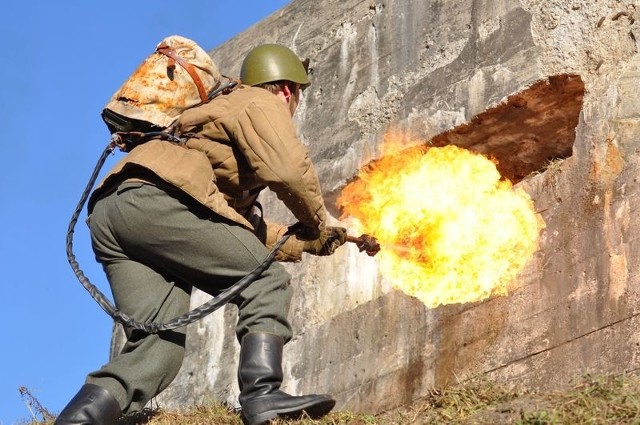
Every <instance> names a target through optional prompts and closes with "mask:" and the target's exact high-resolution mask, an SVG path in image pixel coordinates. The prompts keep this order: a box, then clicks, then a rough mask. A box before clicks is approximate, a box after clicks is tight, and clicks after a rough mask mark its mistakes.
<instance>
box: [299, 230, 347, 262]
mask: <svg viewBox="0 0 640 425" xmlns="http://www.w3.org/2000/svg"><path fill="white" fill-rule="evenodd" d="M346 241H347V229H345V228H344V227H331V226H327V227H325V228H323V229H322V230H321V231H320V237H319V238H317V239H314V240H312V241H305V242H304V246H303V248H302V250H303V251H304V252H307V253H309V254H313V255H321V256H324V255H331V254H333V253H334V252H335V251H336V249H337V248H338V247H340V246H342V245H343V244H344V243H345V242H346Z"/></svg>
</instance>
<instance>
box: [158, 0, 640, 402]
mask: <svg viewBox="0 0 640 425" xmlns="http://www.w3.org/2000/svg"><path fill="white" fill-rule="evenodd" d="M634 13H635V8H634V6H633V3H632V2H631V1H629V0H599V1H592V0H569V1H567V0H520V1H518V0H491V1H488V0H440V1H437V0H433V1H424V0H387V1H384V2H380V1H356V0H345V1H341V2H330V1H322V0H320V1H319V0H295V1H293V2H292V3H291V4H290V5H289V6H287V7H285V8H284V9H282V10H281V11H279V12H277V13H275V14H274V15H272V16H271V17H269V18H267V19H265V20H264V21H263V22H261V23H259V24H258V25H256V26H254V27H252V28H250V29H249V30H247V31H246V32H244V33H242V34H240V35H239V36H237V37H235V38H234V39H232V40H230V41H229V42H227V43H225V44H224V45H222V46H219V47H218V48H216V49H215V50H214V51H213V52H212V55H213V57H214V58H215V59H216V61H217V62H218V63H219V65H220V67H221V69H222V70H223V71H224V72H225V73H227V74H230V75H234V74H235V75H237V74H238V70H239V66H240V61H241V60H242V57H243V55H244V53H245V52H247V51H248V50H249V49H250V48H251V47H253V46H254V45H256V44H258V43H262V42H279V43H282V44H285V45H288V46H290V47H292V48H293V49H294V50H295V51H296V52H297V53H298V54H300V55H301V56H306V57H309V58H311V69H312V79H313V84H312V86H311V87H310V89H308V90H307V91H306V92H305V94H304V97H303V100H302V104H301V106H300V110H299V113H298V115H297V118H298V120H299V128H300V133H301V136H302V138H303V140H304V142H305V143H306V144H307V145H308V146H309V149H310V151H311V155H312V157H313V160H314V161H315V163H316V164H317V166H318V170H319V174H320V176H321V180H322V183H323V188H324V190H325V192H326V194H327V196H326V199H327V202H328V203H329V204H332V203H333V199H334V198H335V195H336V194H337V193H339V191H340V190H341V188H342V187H344V185H345V182H347V181H348V180H349V179H352V178H353V177H354V176H355V174H356V172H357V169H358V168H359V167H360V166H361V165H362V164H364V163H366V162H367V161H369V160H371V159H374V158H376V157H377V155H379V146H380V142H381V139H382V135H383V134H384V132H385V131H386V130H387V128H389V127H395V128H398V129H400V130H402V131H405V132H406V133H408V134H411V135H412V136H414V137H417V138H420V139H422V140H424V141H431V143H433V144H446V143H455V144H460V145H462V146H465V147H468V148H470V149H474V150H477V151H481V152H485V153H491V154H496V155H497V156H501V158H502V159H501V167H503V168H502V170H503V171H504V173H505V174H506V175H509V176H511V177H512V178H514V180H516V181H520V183H519V184H520V186H521V187H523V188H524V189H525V190H527V191H528V192H529V193H530V194H531V195H532V197H533V198H534V200H535V205H536V208H537V210H538V211H539V212H540V213H541V214H542V216H543V217H544V219H545V221H546V224H547V228H546V229H545V230H544V231H543V232H542V234H541V245H540V250H539V251H538V252H537V253H536V255H535V257H534V258H533V259H532V261H531V262H530V264H529V265H528V266H527V267H526V269H525V270H524V271H523V272H522V273H521V274H520V276H519V277H518V279H517V281H516V282H514V285H513V286H514V288H513V291H512V293H511V294H510V295H509V296H506V297H500V298H495V299H491V300H487V301H484V302H479V303H474V304H465V305H450V306H444V307H439V308H435V309H427V308H425V307H424V306H423V305H422V304H421V303H420V302H418V301H416V300H415V299H413V298H410V297H408V296H406V295H404V294H402V293H399V292H397V291H394V290H391V289H390V286H389V284H388V282H385V280H384V279H383V278H382V277H381V276H379V275H378V271H377V266H376V261H375V259H371V258H368V257H366V256H363V255H361V254H359V253H358V252H357V250H356V249H355V247H345V248H341V251H340V252H339V253H338V254H336V255H334V256H332V257H329V258H315V257H307V258H305V260H304V262H303V263H301V264H297V265H292V266H289V270H290V271H291V273H292V275H293V285H294V287H295V288H296V293H295V298H294V302H293V308H292V311H291V317H290V318H291V321H292V323H293V326H294V329H295V332H296V336H295V338H294V340H293V341H292V342H291V343H290V344H288V345H287V347H286V350H285V373H286V384H285V390H288V391H291V392H293V393H303V392H330V393H332V394H334V395H335V396H336V398H337V400H338V404H337V409H350V410H354V411H367V412H380V411H383V410H386V409H390V408H393V407H395V406H398V405H400V404H403V403H407V402H409V401H411V400H414V399H416V398H419V397H420V396H422V395H424V394H425V393H426V391H427V390H428V389H429V388H431V387H433V386H438V385H446V384H448V383H451V382H454V381H456V380H464V379H468V378H470V377H473V376H477V375H482V374H486V375H489V376H490V377H492V378H495V379H499V380H502V381H507V382H514V383H518V384H524V385H529V386H531V387H559V386H562V385H565V384H567V383H568V382H569V381H570V380H571V379H572V378H573V377H575V376H576V375H578V374H580V373H582V372H585V371H591V372H616V373H617V372H623V371H629V370H635V369H638V367H639V366H640V357H639V356H638V352H639V346H640V331H639V330H638V329H639V326H638V325H639V324H640V323H639V322H640V318H639V316H638V314H639V312H640V304H639V301H640V300H639V298H640V275H639V272H638V269H637V267H636V265H637V264H639V263H640V261H639V260H640V240H639V239H638V237H637V236H636V235H639V234H640V231H639V230H640V229H639V228H640V220H639V219H638V218H637V217H638V216H639V214H638V210H639V209H640V185H639V184H638V178H637V176H638V175H639V162H640V157H639V155H638V150H639V149H640V125H639V124H640V121H639V119H640V101H639V100H638V97H637V96H636V93H637V87H638V83H639V82H640V71H639V69H640V55H638V53H637V44H636V41H635V36H636V35H637V36H640V28H639V27H638V25H639V24H638V23H637V22H636V21H635V19H634V18H633V14H634ZM576 125H577V127H576ZM501 136H502V137H501ZM565 157H568V158H567V159H564V160H557V159H556V160H554V161H552V162H551V163H549V164H547V161H548V160H549V159H554V158H565ZM545 164H546V168H541V167H542V166H543V165H545ZM264 203H265V208H266V211H267V215H268V216H270V217H271V218H276V219H280V220H285V221H288V220H290V219H291V217H290V216H289V215H288V214H287V212H286V211H285V209H284V207H283V206H282V205H281V204H279V202H277V201H276V200H275V198H273V197H266V199H265V202H264ZM332 211H333V213H334V214H335V215H336V217H337V215H338V214H339V212H338V211H336V210H335V208H333V209H332ZM344 224H346V225H348V224H349V223H348V222H344ZM206 299H207V298H206V297H205V296H204V295H202V294H200V293H198V294H195V295H194V300H193V304H194V306H195V305H197V304H200V303H202V302H203V301H205V300H206ZM234 323H235V312H234V311H233V309H231V308H228V309H226V310H224V311H219V312H217V313H215V314H214V315H213V316H211V317H209V318H206V319H205V320H203V321H202V322H201V323H198V324H195V325H192V326H191V328H190V330H189V336H188V338H189V339H188V350H189V354H188V357H187V359H186V361H185V364H184V367H183V370H182V371H181V373H180V375H179V376H178V378H177V379H176V381H175V382H174V384H172V386H171V387H169V389H167V390H166V391H165V393H163V394H162V395H161V396H160V397H159V400H160V402H161V403H162V404H163V405H164V406H166V407H168V408H178V407H184V406H191V405H193V404H194V403H199V402H202V401H204V400H206V399H208V398H216V399H219V400H226V401H228V402H229V403H231V404H235V403H236V396H237V391H238V390H237V384H236V383H235V368H236V363H237V351H238V346H237V342H236V341H235V337H234V334H233V326H234Z"/></svg>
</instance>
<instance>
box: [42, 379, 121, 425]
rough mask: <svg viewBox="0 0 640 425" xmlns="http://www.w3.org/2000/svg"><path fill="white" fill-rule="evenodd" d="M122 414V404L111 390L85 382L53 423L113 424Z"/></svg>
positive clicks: (63, 424)
mask: <svg viewBox="0 0 640 425" xmlns="http://www.w3.org/2000/svg"><path fill="white" fill-rule="evenodd" d="M120 416H122V410H120V405H119V404H118V401H117V400H116V399H115V398H114V397H113V396H112V395H111V394H110V393H109V391H107V390H105V389H104V388H102V387H99V386H97V385H93V384H84V385H83V386H82V388H80V391H78V394H76V395H75V396H74V397H73V398H72V399H71V401H70V402H69V404H67V406H66V407H65V408H64V409H62V412H60V414H59V415H58V418H57V419H56V421H55V422H54V423H53V425H113V424H114V423H115V422H116V421H117V420H118V418H119V417H120Z"/></svg>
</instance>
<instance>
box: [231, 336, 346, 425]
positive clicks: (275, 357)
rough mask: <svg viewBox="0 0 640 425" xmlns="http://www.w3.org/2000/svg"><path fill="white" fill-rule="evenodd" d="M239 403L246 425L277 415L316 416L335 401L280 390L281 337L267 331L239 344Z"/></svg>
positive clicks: (318, 416) (314, 395)
mask: <svg viewBox="0 0 640 425" xmlns="http://www.w3.org/2000/svg"><path fill="white" fill-rule="evenodd" d="M240 345H241V347H240V366H239V368H238V382H239V385H240V397H239V399H240V405H241V406H242V421H243V423H244V424H245V425H258V424H263V423H265V422H267V421H269V420H271V419H275V418H276V417H280V418H289V419H293V418H299V417H300V416H302V415H303V413H305V412H306V414H307V415H309V417H311V418H312V419H318V418H320V417H322V416H324V415H326V414H327V413H329V412H330V411H331V409H333V406H335V404H336V402H335V400H334V399H333V398H331V396H329V395H326V394H312V395H304V396H292V395H289V394H287V393H285V392H283V391H280V385H281V384H282V347H283V345H284V340H283V339H282V338H281V337H279V336H277V335H272V334H267V333H250V334H247V335H245V336H244V338H242V343H241V344H240Z"/></svg>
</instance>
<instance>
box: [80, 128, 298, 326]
mask: <svg viewBox="0 0 640 425" xmlns="http://www.w3.org/2000/svg"><path fill="white" fill-rule="evenodd" d="M115 148H116V140H115V138H112V140H111V142H110V143H109V145H108V146H107V147H106V148H105V150H104V152H102V155H101V156H100V159H99V160H98V162H97V164H96V167H95V168H94V170H93V173H92V174H91V178H90V179H89V183H87V187H86V188H85V190H84V192H83V193H82V196H81V197H80V201H79V202H78V205H77V206H76V209H75V211H74V213H73V216H72V217H71V221H70V222H69V228H68V230H67V259H68V260H69V264H70V265H71V268H72V269H73V272H74V273H75V275H76V277H77V278H78V280H79V281H80V283H81V284H82V286H84V288H85V289H86V290H87V291H88V292H89V294H90V295H91V297H93V299H94V300H95V301H96V302H97V303H98V305H100V307H101V308H102V309H103V310H104V311H105V312H106V313H107V314H108V315H109V316H111V318H112V319H113V320H115V321H117V322H119V323H121V324H122V325H123V326H127V327H130V328H133V329H139V330H142V331H144V332H146V333H148V334H156V333H158V332H161V331H168V330H171V329H175V328H179V327H182V326H186V325H189V324H191V323H194V322H196V321H197V320H200V319H202V318H203V317H205V316H207V315H209V314H210V313H213V312H214V311H215V310H217V309H218V308H220V307H222V306H223V305H225V304H226V303H228V302H229V301H231V300H232V299H233V298H235V297H236V296H237V295H238V294H240V292H242V291H243V290H244V289H245V288H247V287H248V286H249V285H250V284H251V283H253V281H255V280H256V279H257V278H258V277H259V276H260V275H261V274H262V272H264V271H265V270H266V269H267V267H269V265H271V263H272V262H273V261H274V258H275V256H276V253H277V251H278V249H280V247H281V246H282V245H283V244H284V243H285V242H286V241H287V239H289V237H290V236H291V233H288V232H287V233H285V234H284V235H283V236H282V238H280V240H279V241H278V242H277V243H276V244H275V245H274V247H273V248H272V249H271V251H270V252H269V254H268V255H267V257H266V258H265V259H264V261H263V262H262V263H260V265H258V267H256V268H255V269H254V270H253V271H252V272H251V273H249V274H247V275H246V276H245V277H243V278H242V279H240V280H239V281H238V282H236V283H234V284H233V285H231V286H230V287H229V288H227V289H225V290H224V291H221V292H220V294H218V295H217V296H216V297H214V298H212V299H211V300H209V301H208V302H206V303H204V304H202V305H201V306H199V307H197V308H195V309H193V310H191V311H189V312H188V313H185V314H183V315H182V316H178V317H176V318H174V319H172V320H170V321H169V322H166V323H157V322H150V323H142V322H137V321H135V320H133V319H132V318H131V317H129V316H127V315H126V314H124V313H123V312H121V311H120V310H118V309H117V308H116V307H115V306H114V305H113V304H112V303H111V302H110V301H109V300H108V299H107V297H105V296H104V294H103V293H102V292H100V290H99V289H98V288H97V287H96V286H95V285H93V284H92V283H91V282H90V281H89V279H88V278H87V277H86V276H85V274H84V273H83V271H82V270H81V269H80V266H79V265H78V262H77V261H76V257H75V255H74V254H73V234H74V231H75V225H76V223H77V222H78V217H79V216H80V213H81V212H82V209H83V208H84V205H85V203H86V202H87V199H88V198H89V194H90V193H91V189H92V188H93V185H94V183H95V181H96V179H97V177H98V173H99V172H100V169H101V168H102V166H103V165H104V162H105V161H106V159H107V157H108V156H109V155H110V154H111V153H112V152H113V150H114V149H115Z"/></svg>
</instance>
